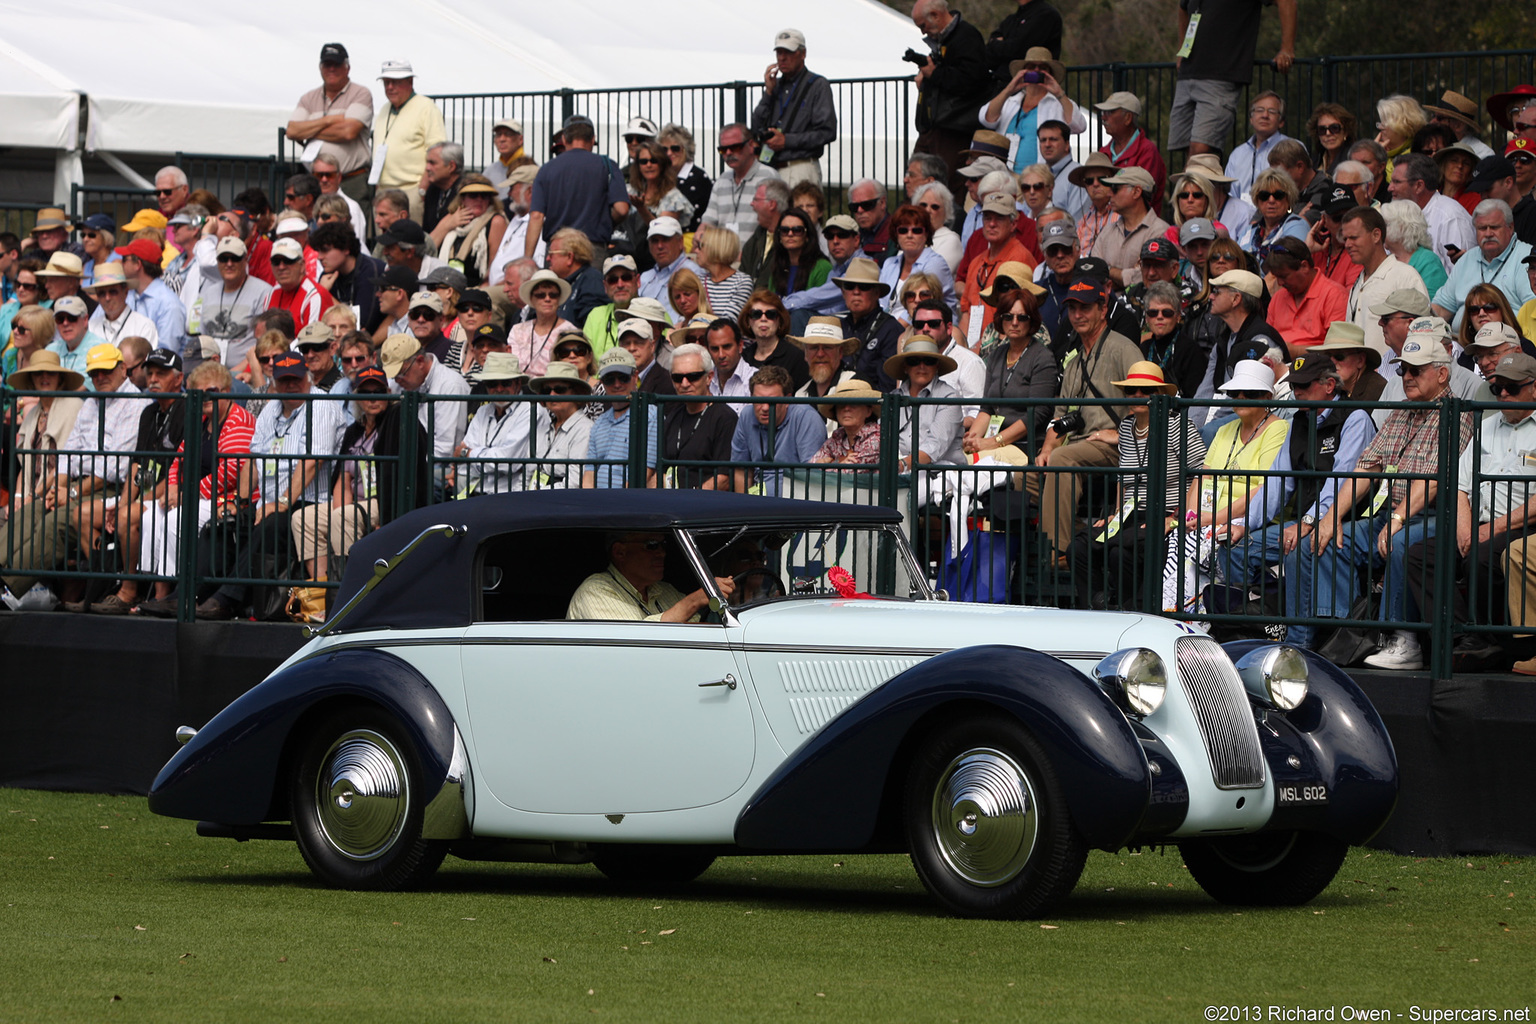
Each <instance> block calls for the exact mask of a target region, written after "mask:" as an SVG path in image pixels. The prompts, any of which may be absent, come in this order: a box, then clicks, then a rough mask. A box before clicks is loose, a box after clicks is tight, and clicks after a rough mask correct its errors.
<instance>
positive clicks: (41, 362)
mask: <svg viewBox="0 0 1536 1024" xmlns="http://www.w3.org/2000/svg"><path fill="white" fill-rule="evenodd" d="M39 373H56V374H58V375H59V390H60V391H79V390H80V389H81V388H82V387H84V386H85V376H84V375H83V374H80V373H78V372H76V371H74V370H66V369H64V367H63V365H62V364H61V363H60V362H59V354H58V353H57V352H54V351H51V350H49V349H46V348H44V349H39V350H37V351H36V352H33V353H32V358H31V359H29V360H27V365H26V368H25V369H22V370H17V371H15V372H14V373H12V374H11V375H10V376H9V377H7V378H6V379H5V382H6V383H7V384H9V385H10V386H11V387H13V388H15V389H16V390H17V391H36V390H37V389H36V388H35V387H33V386H32V377H33V375H35V374H39Z"/></svg>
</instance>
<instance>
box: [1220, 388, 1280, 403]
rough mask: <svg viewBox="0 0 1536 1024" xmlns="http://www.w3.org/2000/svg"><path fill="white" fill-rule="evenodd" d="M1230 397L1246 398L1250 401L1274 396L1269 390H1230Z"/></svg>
mask: <svg viewBox="0 0 1536 1024" xmlns="http://www.w3.org/2000/svg"><path fill="white" fill-rule="evenodd" d="M1227 397H1228V398H1245V399H1247V400H1248V401H1250V402H1256V401H1260V400H1262V399H1265V398H1270V397H1272V396H1271V395H1270V393H1269V392H1268V391H1228V392H1227Z"/></svg>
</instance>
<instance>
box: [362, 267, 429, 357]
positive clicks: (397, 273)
mask: <svg viewBox="0 0 1536 1024" xmlns="http://www.w3.org/2000/svg"><path fill="white" fill-rule="evenodd" d="M418 287H419V282H418V280H417V278H416V274H415V273H414V272H413V271H412V270H411V268H410V267H390V268H388V269H387V270H385V271H384V276H383V277H382V278H381V279H380V280H379V289H378V319H377V320H376V321H371V323H372V326H370V327H369V328H368V334H369V336H370V337H372V338H373V343H374V344H375V345H382V344H384V339H385V338H387V337H389V336H390V335H391V334H407V333H409V332H410V329H411V322H410V319H409V316H408V314H409V313H410V311H411V296H412V295H415V294H416V289H417V288H418Z"/></svg>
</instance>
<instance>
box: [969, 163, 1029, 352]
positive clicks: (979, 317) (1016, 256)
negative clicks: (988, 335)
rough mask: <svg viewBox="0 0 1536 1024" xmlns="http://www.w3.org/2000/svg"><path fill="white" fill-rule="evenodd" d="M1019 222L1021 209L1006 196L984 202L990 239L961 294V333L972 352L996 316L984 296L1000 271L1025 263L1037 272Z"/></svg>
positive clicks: (995, 194)
mask: <svg viewBox="0 0 1536 1024" xmlns="http://www.w3.org/2000/svg"><path fill="white" fill-rule="evenodd" d="M1018 219H1019V211H1018V207H1017V206H1015V204H1014V201H1013V198H1012V197H1011V196H1009V195H1008V194H1007V193H1006V192H993V193H991V194H989V195H988V196H987V197H986V198H985V199H983V200H982V202H981V230H980V232H979V233H980V234H981V236H982V237H983V238H985V239H986V241H987V248H986V250H985V251H983V252H982V253H981V254H980V255H978V256H977V257H976V258H975V259H973V260H971V265H970V266H969V267H967V268H966V271H965V277H964V278H963V279H962V280H963V282H964V287H963V288H962V289H961V290H960V333H961V334H962V335H963V336H964V337H965V343H966V344H967V345H969V346H970V347H971V348H972V349H975V348H976V347H977V346H978V345H979V344H981V336H982V334H983V333H984V332H985V331H986V329H987V325H988V324H990V323H991V322H992V314H993V313H994V312H996V310H994V309H993V308H992V307H991V306H989V305H988V304H987V303H986V302H985V301H983V300H982V297H981V293H982V290H983V289H985V288H986V287H987V286H988V285H990V284H991V283H992V277H993V275H994V274H996V273H997V268H998V267H1000V266H1002V265H1003V264H1004V263H1022V264H1024V265H1025V266H1027V267H1029V269H1030V271H1031V272H1033V270H1034V269H1035V264H1034V260H1033V259H1032V258H1031V257H1030V254H1029V250H1028V249H1026V248H1025V247H1024V243H1023V242H1021V241H1019V239H1018V238H1017V237H1016V236H1015V235H1014V233H1013V226H1014V222H1015V221H1017V220H1018Z"/></svg>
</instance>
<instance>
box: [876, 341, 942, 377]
mask: <svg viewBox="0 0 1536 1024" xmlns="http://www.w3.org/2000/svg"><path fill="white" fill-rule="evenodd" d="M914 356H932V357H933V358H935V359H937V360H938V361H939V365H938V367H937V373H936V374H935V376H939V377H942V376H944V375H945V374H946V373H954V372H955V367H957V366H959V365H960V364H959V363H956V362H955V361H954V360H953V359H951V358H950V357H949V356H947V355H945V354H944V353H943V352H941V351H939V346H938V343H937V342H935V341H934V340H933V339H932V338H930V337H928V336H927V335H924V334H915V335H913V336H912V337H910V338H908V339H907V341H906V344H904V345H902V346H901V351H900V352H897V353H896V354H895V355H893V356H891V358H889V359H887V360H886V361H885V375H886V376H887V377H891V378H893V379H895V380H900V379H901V378H902V375H903V374H905V373H906V372H907V363H908V362H909V361H910V360H911V359H912V358H913V357H914Z"/></svg>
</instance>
